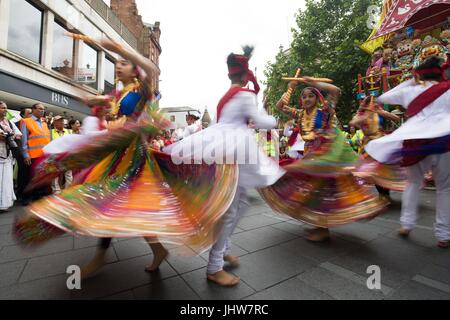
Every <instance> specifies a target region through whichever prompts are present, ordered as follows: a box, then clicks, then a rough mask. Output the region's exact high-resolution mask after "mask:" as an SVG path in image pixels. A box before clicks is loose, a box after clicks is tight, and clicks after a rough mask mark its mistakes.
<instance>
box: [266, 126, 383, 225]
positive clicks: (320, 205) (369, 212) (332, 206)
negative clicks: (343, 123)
mask: <svg viewBox="0 0 450 320" xmlns="http://www.w3.org/2000/svg"><path fill="white" fill-rule="evenodd" d="M357 161H358V156H357V155H356V154H355V153H354V151H353V150H352V149H351V147H350V146H348V145H347V144H346V143H345V141H344V139H343V136H342V135H341V133H340V132H337V133H336V136H335V137H334V138H333V139H332V140H331V139H329V140H323V141H322V142H321V144H320V146H319V147H317V148H314V149H312V150H311V151H310V152H309V153H308V154H307V155H306V156H305V158H304V159H302V160H298V161H296V162H294V163H292V164H289V165H287V166H285V167H284V169H285V170H287V173H286V174H285V176H284V177H282V178H281V179H280V180H278V182H277V183H275V184H274V185H272V186H270V187H267V188H262V189H259V190H258V191H259V193H260V194H261V196H262V197H263V199H264V200H265V201H266V202H267V203H268V204H269V205H270V206H271V208H272V209H273V210H275V211H277V212H280V213H284V214H287V215H288V216H290V217H292V218H295V219H297V220H300V221H302V222H305V223H307V224H310V225H313V226H316V227H322V228H329V227H334V226H338V225H343V224H347V223H350V222H353V221H357V220H360V219H366V218H371V217H374V216H375V215H377V214H378V213H380V212H381V210H383V208H385V207H386V206H387V204H388V203H387V201H386V200H384V199H381V198H380V197H379V196H378V193H377V192H376V191H375V189H374V187H372V186H368V185H365V184H364V182H363V181H362V180H361V179H358V178H355V177H354V176H353V175H352V171H353V170H354V169H355V165H356V163H357Z"/></svg>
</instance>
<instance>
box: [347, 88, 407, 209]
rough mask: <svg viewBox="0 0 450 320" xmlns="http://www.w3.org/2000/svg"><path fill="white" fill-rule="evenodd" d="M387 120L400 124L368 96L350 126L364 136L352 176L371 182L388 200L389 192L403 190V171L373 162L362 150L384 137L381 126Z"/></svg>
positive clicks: (404, 174)
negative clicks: (373, 141) (360, 156)
mask: <svg viewBox="0 0 450 320" xmlns="http://www.w3.org/2000/svg"><path fill="white" fill-rule="evenodd" d="M387 120H390V121H394V122H400V118H399V117H397V116H396V115H394V114H392V113H390V112H387V111H385V110H384V109H383V108H382V107H381V106H379V105H377V104H376V103H375V97H373V96H370V97H367V98H366V99H365V100H364V101H363V102H362V103H361V106H360V108H359V110H358V112H357V113H356V115H355V116H354V117H353V119H352V121H350V125H351V126H355V127H357V128H359V129H360V130H362V132H363V134H364V136H363V139H362V141H361V150H362V152H361V154H362V156H363V159H362V162H361V165H360V166H359V168H358V169H357V171H356V172H353V174H354V175H355V176H359V177H361V178H363V179H365V180H366V181H373V182H374V184H375V186H376V188H377V190H378V193H379V194H380V196H381V197H384V198H385V199H386V200H390V192H389V190H396V191H403V190H404V189H405V185H406V173H405V171H404V170H403V169H402V168H401V167H399V166H395V165H386V164H381V163H379V162H377V161H374V160H373V159H371V158H370V157H369V156H368V155H367V153H366V152H365V150H364V147H365V146H366V145H367V144H368V143H369V142H370V141H372V140H375V139H379V138H381V137H383V136H384V135H385V133H384V132H383V125H384V123H385V121H387Z"/></svg>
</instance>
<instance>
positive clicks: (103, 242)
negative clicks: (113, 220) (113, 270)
mask: <svg viewBox="0 0 450 320" xmlns="http://www.w3.org/2000/svg"><path fill="white" fill-rule="evenodd" d="M111 240H112V238H101V239H100V242H99V243H98V246H99V247H100V248H102V249H103V250H106V249H108V248H109V247H110V246H111Z"/></svg>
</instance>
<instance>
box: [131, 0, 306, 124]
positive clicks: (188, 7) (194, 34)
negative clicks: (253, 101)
mask: <svg viewBox="0 0 450 320" xmlns="http://www.w3.org/2000/svg"><path fill="white" fill-rule="evenodd" d="M136 2H137V5H138V9H139V14H140V15H142V17H143V19H144V21H145V22H149V23H154V22H155V21H160V22H161V32H162V35H161V46H162V50H163V53H162V55H161V58H160V68H161V80H162V81H161V83H160V89H161V92H162V95H163V99H162V100H161V104H160V106H161V107H163V108H164V107H177V106H191V107H194V108H196V109H200V111H201V112H202V113H203V110H204V108H205V106H208V111H209V112H210V113H211V115H213V114H215V109H216V106H217V103H218V101H219V100H220V98H221V97H222V95H223V94H224V93H225V92H226V90H227V89H228V87H229V80H228V77H227V66H226V57H227V55H228V54H229V53H231V52H235V53H242V50H241V46H242V45H245V44H251V45H254V46H255V51H254V55H253V58H252V59H251V61H250V66H251V68H252V69H253V70H254V69H255V68H257V76H258V80H263V70H264V67H265V65H266V62H267V61H268V60H271V59H274V57H275V55H276V53H277V52H278V50H279V47H280V45H283V46H284V47H285V48H287V47H288V46H289V42H290V39H291V38H292V35H291V32H290V29H291V28H292V27H294V26H295V13H296V12H297V11H298V9H299V8H303V6H304V1H302V0H280V1H269V0H190V1H186V0H170V1H168V0H137V1H136ZM260 82H261V81H260ZM261 92H262V90H261ZM261 96H262V93H260V95H259V100H260V101H261V100H262V97H261Z"/></svg>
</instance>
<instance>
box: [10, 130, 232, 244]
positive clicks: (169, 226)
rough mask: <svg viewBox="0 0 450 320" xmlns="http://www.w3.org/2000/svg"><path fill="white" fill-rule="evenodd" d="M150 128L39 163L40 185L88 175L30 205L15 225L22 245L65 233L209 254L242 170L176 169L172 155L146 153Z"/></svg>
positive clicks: (110, 137) (228, 167)
mask: <svg viewBox="0 0 450 320" xmlns="http://www.w3.org/2000/svg"><path fill="white" fill-rule="evenodd" d="M144 129H148V128H143V127H138V126H136V127H132V128H122V129H117V130H112V131H111V132H110V133H108V134H106V135H103V136H102V137H99V138H98V139H96V140H95V141H88V142H86V144H85V145H84V146H83V147H80V148H78V149H77V150H74V151H71V152H66V153H64V154H56V155H51V156H48V157H46V158H45V159H44V160H43V161H42V162H41V163H39V164H38V165H37V167H36V168H35V171H36V177H35V179H34V180H33V184H34V185H35V186H39V185H41V184H43V183H48V182H49V181H51V179H53V178H54V177H55V176H57V175H58V174H59V173H61V172H64V171H66V170H80V169H84V171H83V178H82V179H81V180H82V183H81V182H80V184H77V185H74V186H72V187H70V188H68V189H66V190H64V191H63V192H62V193H61V194H57V195H52V196H49V197H46V198H44V199H42V200H40V201H38V202H35V203H33V204H31V206H30V208H29V212H30V213H31V215H28V216H25V217H23V218H20V219H18V220H17V221H16V234H17V236H18V237H19V238H20V239H21V240H22V243H27V244H33V243H40V242H42V241H45V240H47V239H49V238H52V237H54V236H55V235H57V234H59V233H61V232H62V231H66V232H70V233H72V234H75V235H79V236H91V237H136V236H148V237H157V238H158V241H160V242H168V243H185V244H189V245H192V246H193V247H196V248H198V249H199V250H204V249H207V248H208V247H209V246H210V245H211V244H212V243H213V241H214V239H215V232H216V230H215V226H216V223H217V222H218V221H219V220H220V218H221V216H222V215H223V214H224V213H225V211H226V210H227V209H228V207H229V205H230V204H231V201H232V199H233V197H234V194H235V192H236V188H237V182H238V174H239V172H238V167H237V166H233V165H214V166H208V165H174V164H173V163H172V161H171V159H170V157H168V156H167V155H165V154H162V153H159V152H156V151H152V150H150V149H147V147H146V144H145V143H144V141H143V138H142V134H144V133H148V132H144V131H146V130H144ZM93 163H94V164H95V163H96V164H95V165H92V164H93ZM86 168H88V169H86ZM155 241H156V240H155Z"/></svg>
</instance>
